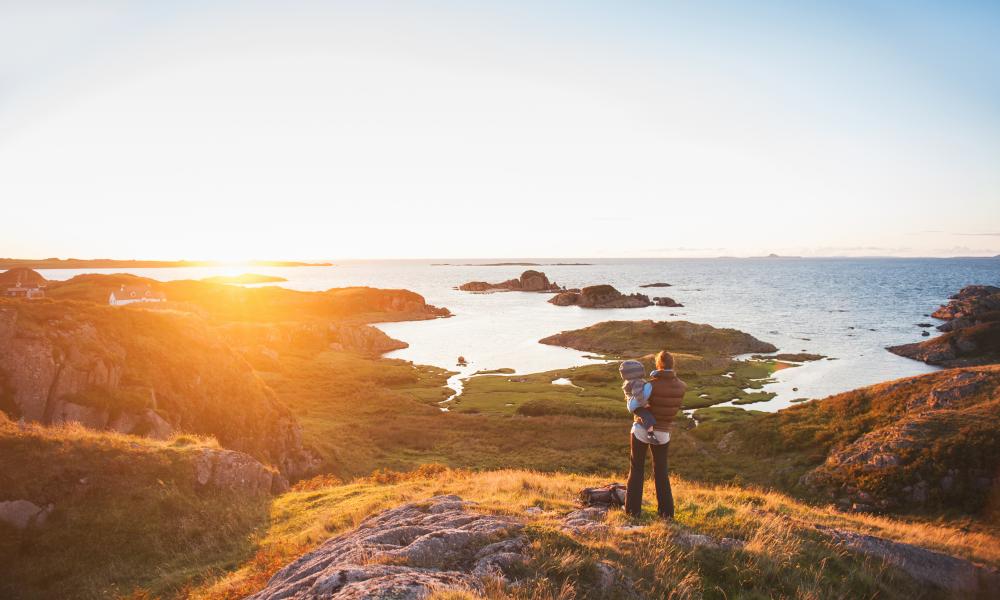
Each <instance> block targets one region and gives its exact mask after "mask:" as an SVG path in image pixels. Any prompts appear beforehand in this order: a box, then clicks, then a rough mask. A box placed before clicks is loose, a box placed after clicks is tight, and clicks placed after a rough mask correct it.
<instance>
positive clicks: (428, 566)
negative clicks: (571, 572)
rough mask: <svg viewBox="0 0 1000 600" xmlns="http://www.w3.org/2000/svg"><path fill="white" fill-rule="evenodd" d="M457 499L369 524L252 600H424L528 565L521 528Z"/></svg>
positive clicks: (288, 570) (291, 568)
mask: <svg viewBox="0 0 1000 600" xmlns="http://www.w3.org/2000/svg"><path fill="white" fill-rule="evenodd" d="M472 506H473V504H472V503H470V502H464V501H462V499H461V498H459V497H458V496H436V497H434V498H430V499H429V500H427V501H426V502H413V503H409V504H404V505H401V506H398V507H396V508H393V509H391V510H387V511H385V512H383V513H380V514H378V515H375V516H372V517H369V518H368V519H365V520H364V521H362V522H361V524H359V525H358V527H357V528H356V529H355V530H354V531H351V532H348V533H345V534H342V535H339V536H336V537H333V538H330V539H329V540H327V541H326V542H325V543H324V544H323V545H322V546H320V547H319V548H317V549H316V550H314V551H312V552H309V553H308V554H305V555H303V556H301V557H300V558H298V559H297V560H295V561H294V562H292V563H291V564H289V565H288V566H286V567H285V568H283V569H282V570H280V571H278V573H276V574H275V575H274V577H272V578H271V580H270V581H269V582H268V583H267V586H266V587H265V588H264V589H262V590H260V591H259V592H257V593H256V594H253V595H252V596H250V598H251V599H252V600H277V599H279V598H281V599H306V598H327V599H338V600H341V599H360V598H371V599H376V598H394V599H413V600H416V599H419V598H425V597H426V596H428V595H429V594H430V593H431V592H432V591H438V590H464V591H469V590H471V591H474V592H477V593H481V592H482V591H483V584H482V581H481V577H482V576H484V575H488V574H494V575H499V576H501V577H502V576H503V573H504V572H505V571H506V570H507V569H510V568H511V567H513V566H515V565H518V564H520V563H522V562H523V561H524V560H525V558H526V557H525V555H524V554H523V552H524V551H525V549H526V548H527V540H526V539H525V538H524V537H523V536H522V535H521V529H522V528H523V525H522V523H521V522H520V521H518V520H515V519H513V518H510V517H500V516H493V515H485V514H478V513H475V512H471V511H469V510H467V509H469V508H471V507H472Z"/></svg>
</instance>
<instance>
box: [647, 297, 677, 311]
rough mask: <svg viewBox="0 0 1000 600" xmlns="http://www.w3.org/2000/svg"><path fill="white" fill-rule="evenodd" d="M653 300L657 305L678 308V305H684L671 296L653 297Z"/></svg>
mask: <svg viewBox="0 0 1000 600" xmlns="http://www.w3.org/2000/svg"><path fill="white" fill-rule="evenodd" d="M653 302H654V303H655V304H656V305H657V306H668V307H671V308H678V307H682V306H684V305H683V304H681V303H679V302H677V301H676V300H674V299H673V298H667V297H665V296H664V297H662V298H653Z"/></svg>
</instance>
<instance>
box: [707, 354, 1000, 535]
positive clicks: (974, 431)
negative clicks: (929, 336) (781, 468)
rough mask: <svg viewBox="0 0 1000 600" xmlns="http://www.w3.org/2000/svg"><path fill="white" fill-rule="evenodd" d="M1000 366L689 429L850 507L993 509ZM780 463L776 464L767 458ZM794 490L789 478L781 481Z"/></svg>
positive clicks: (999, 463) (999, 488) (997, 495)
mask: <svg viewBox="0 0 1000 600" xmlns="http://www.w3.org/2000/svg"><path fill="white" fill-rule="evenodd" d="M998 431H1000V366H988V367H970V368H965V369H949V370H945V371H939V372H936V373H929V374H926V375H920V376H917V377H910V378H906V379H900V380H897V381H891V382H887V383H882V384H878V385H873V386H869V387H866V388H861V389H858V390H853V391H850V392H845V393H843V394H838V395H836V396H831V397H830V398H826V399H824V400H813V401H810V402H806V403H803V404H800V405H797V406H793V407H791V408H788V409H785V410H782V411H779V412H777V413H773V414H758V415H747V416H745V417H744V418H736V419H734V420H731V421H729V422H724V423H710V424H707V425H706V426H704V428H702V427H699V428H698V429H696V430H695V433H696V434H697V435H699V437H701V438H702V439H708V440H713V441H715V442H716V443H718V442H721V441H722V440H723V439H725V440H726V441H725V443H724V444H725V446H726V447H727V449H728V451H729V452H731V453H733V454H734V455H737V456H739V455H743V456H744V458H745V459H746V460H748V461H751V462H752V461H760V460H763V459H769V460H777V459H781V460H787V464H786V465H785V466H786V468H787V469H790V473H791V474H796V473H798V474H804V475H805V476H804V477H802V479H801V480H800V484H801V485H800V487H802V486H804V488H805V489H811V490H814V491H816V492H819V493H820V494H821V495H822V496H823V497H826V498H829V499H831V500H836V501H837V502H839V503H840V504H841V505H842V507H844V508H853V509H854V510H862V511H865V510H875V509H879V510H891V511H935V512H940V511H944V512H950V513H967V514H982V513H983V512H984V511H985V513H986V514H985V516H986V517H987V518H988V519H990V518H993V519H995V518H996V517H997V516H998V513H997V508H998V500H1000V436H998V435H997V432H998ZM773 464H774V469H775V470H777V469H778V464H779V463H778V462H775V463H773ZM788 483H790V484H791V485H792V486H793V487H794V483H793V482H788Z"/></svg>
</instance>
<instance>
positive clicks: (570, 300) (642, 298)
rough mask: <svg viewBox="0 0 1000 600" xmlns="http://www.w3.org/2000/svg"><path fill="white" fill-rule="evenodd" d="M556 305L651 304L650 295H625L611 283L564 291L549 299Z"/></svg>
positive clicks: (607, 305)
mask: <svg viewBox="0 0 1000 600" xmlns="http://www.w3.org/2000/svg"><path fill="white" fill-rule="evenodd" d="M549 302H551V303H552V304H555V305H556V306H574V305H575V306H580V307H583V308H643V307H646V306H651V305H652V304H653V303H652V301H650V299H649V296H646V295H644V294H629V295H625V294H622V293H621V292H619V291H618V290H616V289H615V288H614V287H613V286H610V285H592V286H588V287H585V288H582V289H581V290H580V291H579V292H562V293H560V294H558V295H556V296H555V297H553V298H551V299H549Z"/></svg>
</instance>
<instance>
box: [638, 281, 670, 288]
mask: <svg viewBox="0 0 1000 600" xmlns="http://www.w3.org/2000/svg"><path fill="white" fill-rule="evenodd" d="M639 287H641V288H661V287H672V286H671V284H669V283H662V282H658V283H647V284H644V285H640V286H639Z"/></svg>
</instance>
